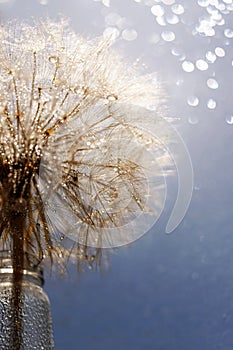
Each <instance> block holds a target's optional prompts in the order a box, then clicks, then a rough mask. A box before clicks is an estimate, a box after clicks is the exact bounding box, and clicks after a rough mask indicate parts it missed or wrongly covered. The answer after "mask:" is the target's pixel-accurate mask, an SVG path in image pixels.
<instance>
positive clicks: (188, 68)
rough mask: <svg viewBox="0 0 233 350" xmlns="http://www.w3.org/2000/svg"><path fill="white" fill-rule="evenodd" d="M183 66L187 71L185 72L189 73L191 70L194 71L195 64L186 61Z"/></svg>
mask: <svg viewBox="0 0 233 350" xmlns="http://www.w3.org/2000/svg"><path fill="white" fill-rule="evenodd" d="M182 68H183V70H184V71H185V72H187V73H191V72H193V71H194V68H195V67H194V64H193V63H192V62H190V61H184V62H183V63H182Z"/></svg>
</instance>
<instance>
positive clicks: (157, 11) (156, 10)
mask: <svg viewBox="0 0 233 350" xmlns="http://www.w3.org/2000/svg"><path fill="white" fill-rule="evenodd" d="M150 10H151V13H152V14H153V15H154V16H156V17H161V16H163V15H164V8H163V7H162V6H161V5H154V6H152V7H151V9H150Z"/></svg>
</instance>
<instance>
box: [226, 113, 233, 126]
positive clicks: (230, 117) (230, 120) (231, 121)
mask: <svg viewBox="0 0 233 350" xmlns="http://www.w3.org/2000/svg"><path fill="white" fill-rule="evenodd" d="M226 122H227V124H229V125H233V115H232V114H231V115H228V116H227V117H226Z"/></svg>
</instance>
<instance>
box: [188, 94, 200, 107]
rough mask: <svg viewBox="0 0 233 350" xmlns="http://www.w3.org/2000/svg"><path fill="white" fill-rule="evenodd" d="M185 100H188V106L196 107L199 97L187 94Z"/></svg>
mask: <svg viewBox="0 0 233 350" xmlns="http://www.w3.org/2000/svg"><path fill="white" fill-rule="evenodd" d="M187 102H188V104H189V106H192V107H196V106H198V104H199V99H198V97H196V96H189V97H188V98H187Z"/></svg>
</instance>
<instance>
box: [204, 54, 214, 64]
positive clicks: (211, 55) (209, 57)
mask: <svg viewBox="0 0 233 350" xmlns="http://www.w3.org/2000/svg"><path fill="white" fill-rule="evenodd" d="M205 57H206V58H207V60H208V61H209V62H211V63H214V62H215V61H216V55H215V54H214V53H213V52H212V51H208V52H207V53H206V55H205Z"/></svg>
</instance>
